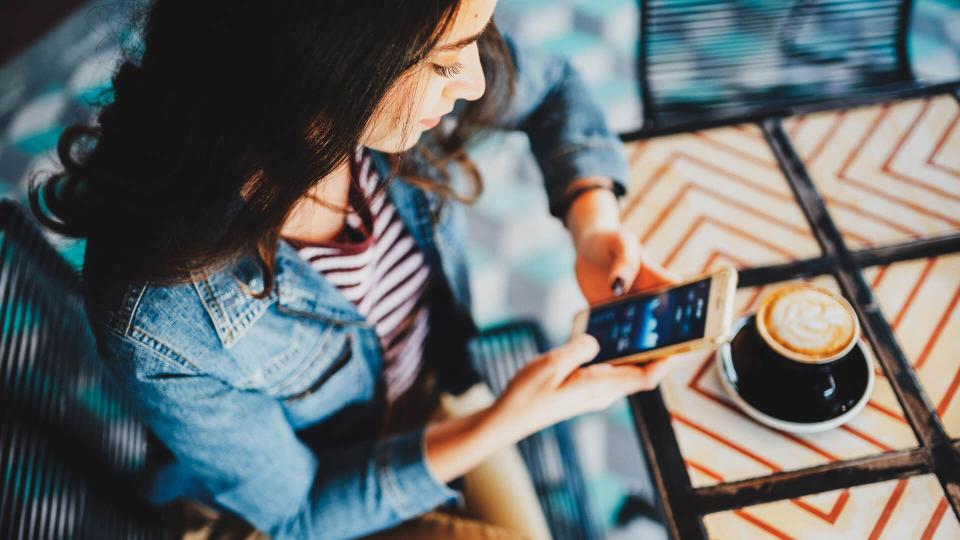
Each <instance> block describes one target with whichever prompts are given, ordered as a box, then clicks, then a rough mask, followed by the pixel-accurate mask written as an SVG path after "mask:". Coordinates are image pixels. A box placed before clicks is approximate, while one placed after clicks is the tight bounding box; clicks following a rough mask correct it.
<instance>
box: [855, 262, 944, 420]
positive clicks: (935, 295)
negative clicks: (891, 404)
mask: <svg viewBox="0 0 960 540" xmlns="http://www.w3.org/2000/svg"><path fill="white" fill-rule="evenodd" d="M866 276H867V279H868V280H869V282H870V284H871V287H872V288H873V291H874V294H875V295H876V297H877V301H878V302H879V303H880V307H881V309H883V312H884V314H885V315H886V317H887V319H888V320H889V321H890V324H891V326H892V327H893V330H894V332H895V333H896V335H897V339H898V341H899V342H900V344H901V346H902V347H903V349H904V353H905V354H906V355H907V358H908V359H909V360H910V363H911V364H912V365H913V369H914V371H916V373H917V376H918V377H919V378H920V382H921V384H922V385H923V388H924V390H925V391H926V393H927V397H928V398H929V399H930V401H931V403H932V405H933V407H934V408H935V409H936V411H937V414H938V415H939V416H940V418H941V420H942V421H943V425H944V428H946V430H947V433H948V434H949V435H950V437H952V438H955V439H956V438H960V394H958V387H960V360H958V351H960V255H949V256H943V257H933V258H929V259H919V260H913V261H905V262H899V263H894V264H891V265H889V266H881V267H874V268H869V269H867V271H866ZM881 376H882V373H881ZM890 415H891V416H892V417H894V418H896V419H897V420H898V421H900V422H903V423H904V424H905V423H906V422H905V420H904V419H903V417H902V416H899V415H897V414H896V413H895V412H893V411H890Z"/></svg>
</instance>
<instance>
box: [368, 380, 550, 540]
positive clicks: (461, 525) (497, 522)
mask: <svg viewBox="0 0 960 540" xmlns="http://www.w3.org/2000/svg"><path fill="white" fill-rule="evenodd" d="M493 400H494V397H493V394H492V393H491V392H490V389H489V388H488V387H487V386H486V385H485V384H477V385H476V386H474V387H473V388H471V389H470V390H468V391H466V392H464V393H463V394H462V395H459V396H451V395H448V394H445V395H443V396H441V397H440V404H439V406H438V407H437V409H436V411H435V412H434V414H433V419H434V420H443V419H445V418H456V417H458V416H465V415H468V414H471V413H473V412H476V411H478V410H480V409H483V408H484V407H487V406H489V405H490V404H492V403H493ZM463 498H464V502H465V503H466V505H465V506H466V508H465V509H464V512H457V513H451V512H444V511H435V512H430V513H429V514H426V515H424V516H421V517H419V518H416V519H413V520H411V521H408V522H407V523H404V524H403V525H401V526H400V527H397V528H394V529H390V530H388V531H384V532H382V533H378V534H375V535H373V536H371V537H370V538H371V539H377V540H401V539H407V538H410V539H414V538H417V539H420V538H423V539H438V540H439V539H441V538H451V539H468V538H477V539H486V538H490V539H501V538H502V539H519V538H526V539H529V540H549V539H550V530H549V529H548V528H547V521H546V518H545V517H544V515H543V509H541V508H540V501H539V500H538V499H537V494H536V491H535V489H534V487H533V481H532V480H531V479H530V474H529V473H528V471H527V467H526V465H525V464H524V463H523V459H522V458H521V457H520V452H518V451H517V448H516V447H515V446H511V447H509V448H505V449H503V450H501V451H500V452H497V453H496V454H494V455H492V456H490V457H489V458H487V460H486V461H484V462H483V463H481V464H480V465H478V466H477V467H476V468H475V469H473V470H472V471H470V472H469V473H467V474H466V476H464V490H463Z"/></svg>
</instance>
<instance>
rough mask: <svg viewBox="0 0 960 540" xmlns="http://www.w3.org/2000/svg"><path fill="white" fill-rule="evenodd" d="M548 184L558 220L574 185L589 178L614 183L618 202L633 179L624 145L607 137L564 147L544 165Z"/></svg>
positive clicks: (553, 213) (548, 194)
mask: <svg viewBox="0 0 960 540" xmlns="http://www.w3.org/2000/svg"><path fill="white" fill-rule="evenodd" d="M541 168H542V169H543V175H544V178H545V181H546V188H547V197H548V198H549V202H550V213H551V214H552V215H554V216H555V217H557V218H560V219H563V218H564V216H562V215H560V213H561V212H562V210H563V208H564V206H565V205H564V202H565V201H564V193H565V192H566V190H567V186H569V185H570V183H571V182H573V181H575V180H578V179H580V178H586V177H590V176H602V177H606V178H610V179H611V180H613V193H614V195H616V196H617V198H620V197H622V196H623V195H624V194H625V193H626V192H627V188H626V186H627V179H628V178H629V177H630V173H629V168H628V166H627V160H626V158H625V156H624V151H623V145H622V144H620V142H619V141H618V140H611V139H609V138H607V137H603V138H600V139H599V140H597V141H585V142H583V143H577V144H572V145H568V146H565V147H563V148H561V149H560V151H558V152H556V153H555V154H554V155H553V156H551V158H550V159H549V160H547V161H546V163H543V164H542V165H541Z"/></svg>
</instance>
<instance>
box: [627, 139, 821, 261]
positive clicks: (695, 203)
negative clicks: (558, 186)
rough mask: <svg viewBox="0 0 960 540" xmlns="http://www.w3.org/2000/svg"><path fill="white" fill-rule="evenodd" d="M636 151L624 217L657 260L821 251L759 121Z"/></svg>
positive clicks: (784, 256)
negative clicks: (758, 124)
mask: <svg viewBox="0 0 960 540" xmlns="http://www.w3.org/2000/svg"><path fill="white" fill-rule="evenodd" d="M628 151H629V156H630V165H631V174H632V178H631V185H630V190H629V193H628V195H627V200H626V202H625V205H624V209H623V219H624V222H625V223H626V224H627V226H628V227H630V228H631V229H632V230H633V231H635V232H636V233H637V234H638V235H639V236H640V239H641V241H642V242H643V244H644V245H645V246H646V247H647V249H648V250H649V251H650V252H651V253H652V255H653V256H654V258H656V259H657V260H659V261H661V262H663V264H664V265H666V266H667V267H669V268H672V269H674V270H676V271H677V272H678V273H680V274H688V275H690V274H697V273H700V272H704V271H707V270H709V269H710V268H712V267H714V266H716V265H717V264H721V263H728V264H734V265H735V266H738V267H746V266H759V265H765V264H775V263H783V262H788V261H791V260H795V259H803V258H808V257H816V256H818V255H819V254H820V248H819V247H818V245H817V242H816V240H815V239H814V237H813V235H812V233H811V232H810V228H809V226H808V225H807V222H806V219H805V218H804V216H803V214H802V212H801V211H800V208H799V207H798V206H797V204H796V202H795V201H794V198H793V194H792V193H791V191H790V187H789V186H788V185H787V182H786V180H785V179H784V177H783V174H782V173H781V172H780V169H779V167H778V166H777V163H776V161H775V159H774V157H773V155H772V153H771V152H770V150H769V148H768V147H767V144H766V142H765V141H764V139H763V136H762V134H761V133H760V130H759V129H758V128H756V127H755V126H738V127H731V128H722V129H713V130H708V131H702V132H696V133H688V134H681V135H674V136H670V137H662V138H657V139H652V140H648V141H641V142H637V143H632V144H631V145H630V146H629V149H628Z"/></svg>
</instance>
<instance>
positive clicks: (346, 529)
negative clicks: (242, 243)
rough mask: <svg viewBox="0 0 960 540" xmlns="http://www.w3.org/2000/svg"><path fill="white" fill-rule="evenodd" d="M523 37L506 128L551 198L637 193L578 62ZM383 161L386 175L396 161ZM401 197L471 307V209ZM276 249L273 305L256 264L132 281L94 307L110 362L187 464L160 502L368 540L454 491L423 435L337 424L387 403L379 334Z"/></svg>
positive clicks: (161, 484)
mask: <svg viewBox="0 0 960 540" xmlns="http://www.w3.org/2000/svg"><path fill="white" fill-rule="evenodd" d="M508 46H509V48H510V50H511V52H512V55H513V60H514V64H515V68H516V73H517V86H516V95H515V99H514V101H513V103H512V105H511V109H510V111H509V114H507V115H505V116H504V118H503V120H502V123H501V124H502V125H501V126H500V127H502V128H503V129H513V130H516V129H521V130H523V131H525V132H526V133H527V134H528V136H529V139H530V142H531V148H532V151H533V153H534V156H535V158H536V159H537V161H538V163H539V165H540V168H541V169H542V171H543V174H544V177H545V187H546V190H547V192H548V195H549V197H550V200H551V202H556V201H557V198H558V197H559V195H560V194H561V193H562V192H563V190H564V188H565V187H566V186H567V184H568V183H569V182H570V181H572V180H574V179H576V178H581V177H584V176H594V175H602V176H607V177H610V178H612V179H614V180H615V181H616V182H617V189H618V191H619V192H620V193H622V191H623V187H622V182H623V180H625V179H626V175H627V169H626V162H625V160H624V158H623V151H622V146H621V144H620V142H619V140H618V139H617V138H616V137H615V136H613V135H612V134H611V133H610V132H609V131H608V130H607V128H606V127H605V124H604V120H603V117H602V115H601V112H600V111H599V110H598V108H597V107H596V106H595V105H594V104H593V103H592V102H591V100H590V98H589V96H588V92H587V90H586V88H585V87H584V85H583V83H582V82H581V81H580V80H579V78H578V77H577V75H576V74H575V72H574V71H573V70H572V68H571V67H570V65H569V64H568V63H567V62H566V61H564V60H562V59H560V58H558V57H554V56H551V55H547V54H543V53H539V52H535V51H529V50H521V49H518V48H516V47H515V46H514V45H513V44H512V42H510V41H509V40H508ZM373 159H374V164H375V166H376V167H377V170H378V172H379V174H380V176H381V178H386V177H387V176H388V175H389V167H388V164H387V161H386V159H385V156H383V155H381V154H377V153H375V152H374V153H373ZM388 193H389V197H390V198H391V200H392V202H393V204H394V205H395V207H396V211H397V212H398V214H399V215H400V217H401V219H402V221H403V222H404V224H405V225H406V226H407V228H408V229H409V230H410V232H411V234H412V236H413V238H414V240H415V242H416V243H417V245H418V246H419V248H420V250H421V251H422V252H423V254H424V257H425V259H426V261H427V262H428V264H430V265H431V267H432V270H433V275H434V276H438V278H439V280H440V281H442V282H443V284H444V285H445V288H446V290H447V291H448V292H449V294H448V296H449V297H451V298H452V304H453V305H454V309H455V310H456V311H457V312H459V313H461V314H468V313H469V308H470V299H469V288H468V281H467V275H466V265H465V256H464V250H463V246H462V243H461V239H462V238H463V236H464V235H463V226H464V222H463V215H462V209H461V208H458V206H457V205H453V204H448V205H445V206H444V207H443V208H445V210H444V211H443V212H441V214H440V218H439V220H434V219H433V218H432V216H431V210H432V208H433V206H434V205H435V204H436V202H437V200H436V198H435V197H433V196H431V195H429V194H427V193H425V192H423V191H422V190H419V189H417V188H415V187H413V186H412V185H411V184H409V183H407V182H405V181H404V180H403V179H402V178H397V179H394V180H393V181H391V182H390V184H389V188H388ZM276 257H277V258H276V265H275V272H276V283H275V289H274V292H273V293H272V294H270V295H269V296H268V297H267V298H265V299H262V300H258V299H255V298H253V297H252V296H250V294H249V293H248V291H249V290H253V291H256V290H260V289H261V287H262V285H263V282H262V277H261V275H260V272H259V267H258V265H257V264H256V263H255V262H254V260H253V259H252V258H248V259H241V260H239V261H238V262H237V263H235V264H233V265H232V266H229V267H228V268H225V269H222V270H219V271H217V272H214V273H208V274H204V275H197V276H195V280H194V281H193V282H192V283H186V284H180V285H173V286H162V287H161V286H154V285H149V284H147V285H143V286H131V287H128V288H126V289H125V290H123V291H121V293H122V294H120V295H118V296H117V297H116V298H118V300H117V301H112V303H108V309H106V310H97V312H96V313H93V312H91V319H92V321H91V322H92V323H93V326H94V330H95V333H96V335H97V339H98V342H99V344H100V347H101V350H102V351H103V352H104V356H105V361H106V362H107V364H108V366H109V368H110V370H111V371H112V372H113V373H114V374H115V375H116V377H117V378H118V379H119V381H120V383H121V385H122V386H123V387H124V388H125V389H126V391H128V392H129V393H130V395H132V396H133V398H134V400H135V402H136V404H137V406H138V408H139V410H140V412H141V414H142V417H143V419H144V422H145V423H146V424H147V425H148V426H149V428H150V429H151V430H152V432H153V433H154V435H155V436H156V438H158V439H159V440H160V441H161V442H162V443H163V445H164V446H165V447H166V449H169V455H170V456H171V458H172V459H170V460H169V461H168V462H167V463H165V464H164V465H163V466H162V467H160V468H159V469H158V472H157V473H156V474H155V475H154V478H153V479H152V481H151V487H150V493H149V496H150V497H151V500H153V501H154V502H156V503H158V504H161V503H165V502H168V501H172V500H174V499H177V498H183V497H185V498H191V499H195V500H198V501H201V502H203V503H206V504H208V505H212V506H214V507H215V508H218V509H220V510H225V511H228V512H232V513H234V514H237V515H239V516H241V517H243V518H244V519H245V520H247V521H248V522H250V523H251V524H252V525H254V526H255V527H257V528H258V529H260V530H261V531H263V532H265V533H268V534H269V535H271V536H272V537H274V538H278V539H280V538H344V537H356V536H361V535H365V534H369V533H372V532H374V531H377V530H382V529H385V528H388V527H391V526H394V525H397V524H399V523H401V522H403V521H405V520H408V519H410V518H413V517H416V516H418V515H420V514H423V513H425V512H427V511H429V510H431V509H433V508H435V507H437V506H438V505H441V504H443V503H445V502H448V501H449V500H451V499H452V498H455V497H456V492H455V491H453V490H451V489H450V488H449V487H448V486H446V485H444V484H443V483H441V482H438V481H437V480H436V479H435V478H434V477H433V476H432V475H431V473H430V471H429V470H428V468H427V465H426V462H425V458H424V433H423V429H420V430H417V431H413V432H409V433H402V434H398V435H393V436H385V437H376V436H375V435H370V436H369V437H366V438H360V439H357V438H356V437H353V438H352V439H351V438H349V437H346V436H344V437H340V436H339V435H338V433H347V431H343V430H342V427H343V425H344V422H342V421H338V419H341V418H353V420H350V421H348V422H347V423H350V422H353V423H356V422H363V421H364V420H356V419H358V418H359V419H364V418H366V419H370V418H374V417H375V416H376V415H377V414H378V413H379V412H382V406H381V405H382V398H380V397H379V396H380V394H381V389H380V380H381V377H380V372H381V362H382V359H381V356H382V351H381V348H380V343H379V340H378V338H377V335H376V333H375V332H374V330H373V328H372V327H371V326H370V325H368V324H367V322H366V321H365V320H364V318H363V317H362V316H361V315H360V314H359V313H358V311H357V309H356V308H355V307H354V305H353V304H352V303H351V302H349V301H348V300H347V299H346V298H344V297H343V295H341V294H340V292H339V291H338V289H337V288H336V287H335V286H334V285H332V284H330V283H329V282H327V281H326V280H325V279H324V278H323V277H322V276H321V275H320V274H319V273H317V272H316V271H315V270H313V269H312V268H311V267H310V266H309V265H308V264H307V263H306V262H305V261H303V260H302V259H301V258H300V257H299V256H298V254H297V253H296V251H295V250H294V249H293V248H292V247H291V246H290V245H289V244H287V243H285V242H283V241H281V242H280V245H279V248H278V251H277V254H276ZM443 361H445V362H451V363H458V362H459V363H463V364H466V359H465V358H445V359H444V360H443ZM348 411H361V413H359V414H358V415H355V416H352V417H351V416H350V415H347V414H346V413H347V412H348ZM364 411H365V412H364ZM338 422H339V424H338Z"/></svg>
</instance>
